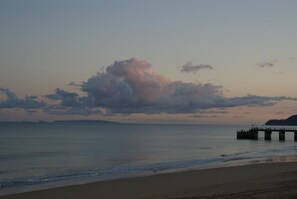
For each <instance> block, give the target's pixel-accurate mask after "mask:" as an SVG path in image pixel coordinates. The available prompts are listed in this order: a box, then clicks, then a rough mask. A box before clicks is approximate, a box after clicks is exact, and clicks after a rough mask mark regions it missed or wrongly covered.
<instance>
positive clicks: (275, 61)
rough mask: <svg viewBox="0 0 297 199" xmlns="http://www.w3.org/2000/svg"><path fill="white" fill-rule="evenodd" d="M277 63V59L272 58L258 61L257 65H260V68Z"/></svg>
mask: <svg viewBox="0 0 297 199" xmlns="http://www.w3.org/2000/svg"><path fill="white" fill-rule="evenodd" d="M276 63H277V60H276V59H272V60H270V61H265V62H259V63H257V66H259V67H260V68H266V67H273V66H274V65H275V64H276Z"/></svg>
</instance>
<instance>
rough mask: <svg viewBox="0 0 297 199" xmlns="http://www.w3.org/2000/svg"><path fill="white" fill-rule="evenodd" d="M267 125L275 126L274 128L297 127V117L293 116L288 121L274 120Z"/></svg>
mask: <svg viewBox="0 0 297 199" xmlns="http://www.w3.org/2000/svg"><path fill="white" fill-rule="evenodd" d="M265 125H274V126H297V115H292V116H290V117H288V118H287V119H281V120H277V119H272V120H268V121H267V122H266V123H265Z"/></svg>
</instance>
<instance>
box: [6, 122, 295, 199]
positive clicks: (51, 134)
mask: <svg viewBox="0 0 297 199" xmlns="http://www.w3.org/2000/svg"><path fill="white" fill-rule="evenodd" d="M241 128H248V127H243V126H216V125H213V126H207V125H140V124H139V125H135V124H83V125H82V124H80V125H78V124H68V125H63V124H59V125H57V124H0V194H5V193H6V192H7V191H9V190H10V191H11V190H14V191H17V190H22V189H24V190H25V189H26V190H33V189H36V187H38V186H44V187H50V186H57V185H63V184H67V183H68V184H74V183H79V182H90V181H95V180H96V181H97V180H106V179H113V178H122V177H127V176H135V175H136V176H138V175H147V174H153V173H160V172H169V171H175V170H187V169H193V168H203V167H211V166H224V165H228V164H232V163H235V162H238V161H242V160H254V159H257V158H265V157H273V156H284V155H295V154H296V152H297V145H296V143H295V142H294V141H293V135H292V134H291V133H287V134H286V141H285V142H279V141H278V138H277V136H278V134H277V133H275V134H273V137H272V141H264V139H263V134H261V133H260V140H258V141H252V140H236V131H237V130H239V129H241Z"/></svg>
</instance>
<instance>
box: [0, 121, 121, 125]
mask: <svg viewBox="0 0 297 199" xmlns="http://www.w3.org/2000/svg"><path fill="white" fill-rule="evenodd" d="M0 123H12V124H13V123H18V124H120V123H119V122H113V121H106V120H56V121H52V122H48V121H0Z"/></svg>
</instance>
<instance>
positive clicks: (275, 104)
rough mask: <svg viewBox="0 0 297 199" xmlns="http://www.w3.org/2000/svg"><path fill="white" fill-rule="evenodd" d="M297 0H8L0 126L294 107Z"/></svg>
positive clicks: (210, 117)
mask: <svg viewBox="0 0 297 199" xmlns="http://www.w3.org/2000/svg"><path fill="white" fill-rule="evenodd" d="M296 9H297V1H295V0H283V1H280V0H277V1H276V0H260V1H259V0H245V1H244V0H242V1H238V0H221V1H217V0H195V1H194V0H193V1H191V0H185V1H180V0H179V1H175V0H163V1H155V0H151V1H142V0H141V1H139V0H134V1H132V0H126V1H120V0H118V1H115V0H108V1H91V0H85V1H76V0H59V1H58V0H51V1H49V0H47V1H46V0H27V1H21V0H2V1H0V121H38V120H45V121H52V120H68V119H100V120H112V121H120V122H141V123H195V124H196V123H197V124H254V123H255V124H263V123H265V121H267V120H268V119H271V118H286V117H288V116H290V115H293V114H296V113H297V93H296V91H295V85H297V78H296V77H295V74H297V67H296V64H297V39H296V37H297V26H296V20H297V12H296Z"/></svg>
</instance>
